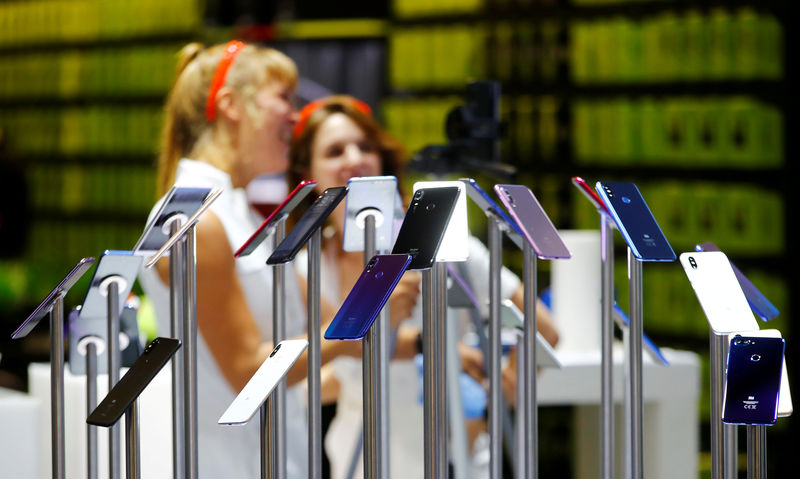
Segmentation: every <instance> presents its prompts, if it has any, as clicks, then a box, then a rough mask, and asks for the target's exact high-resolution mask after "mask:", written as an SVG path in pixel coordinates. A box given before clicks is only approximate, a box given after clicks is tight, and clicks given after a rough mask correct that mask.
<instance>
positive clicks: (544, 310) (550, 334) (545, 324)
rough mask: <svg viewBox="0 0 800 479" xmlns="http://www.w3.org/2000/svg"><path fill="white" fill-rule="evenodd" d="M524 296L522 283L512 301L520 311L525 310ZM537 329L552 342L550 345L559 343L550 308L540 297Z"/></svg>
mask: <svg viewBox="0 0 800 479" xmlns="http://www.w3.org/2000/svg"><path fill="white" fill-rule="evenodd" d="M524 298H525V291H524V288H523V285H522V284H520V285H519V287H518V288H517V290H516V291H514V295H513V296H511V301H513V302H514V304H515V305H516V306H517V307H518V308H519V309H520V311H524V309H523V308H524V304H525V302H524ZM536 330H537V331H539V332H540V333H542V336H544V339H546V340H547V342H548V343H550V346H555V345H556V344H558V331H557V330H556V327H555V325H553V320H552V319H551V318H550V309H548V307H547V306H545V305H544V303H542V301H541V300H539V298H536Z"/></svg>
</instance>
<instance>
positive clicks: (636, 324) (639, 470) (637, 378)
mask: <svg viewBox="0 0 800 479" xmlns="http://www.w3.org/2000/svg"><path fill="white" fill-rule="evenodd" d="M628 288H629V294H630V315H631V317H630V327H629V328H628V329H629V333H630V343H629V350H628V355H629V357H630V362H629V366H630V375H629V377H628V379H629V381H630V391H629V393H630V404H631V410H630V415H631V416H630V429H629V431H628V434H629V435H630V446H631V455H630V461H631V462H630V474H631V476H630V477H631V478H632V479H642V478H643V477H644V468H643V465H644V451H643V444H644V434H643V420H642V417H643V404H642V330H643V327H642V324H643V306H642V304H643V303H642V263H641V262H640V261H639V260H638V259H636V257H635V256H634V255H633V252H632V251H631V250H630V249H628Z"/></svg>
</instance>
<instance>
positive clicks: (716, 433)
mask: <svg viewBox="0 0 800 479" xmlns="http://www.w3.org/2000/svg"><path fill="white" fill-rule="evenodd" d="M729 347H730V344H729V343H728V336H727V335H726V334H716V333H715V332H714V331H711V332H710V333H709V349H710V366H709V370H710V375H711V378H710V379H711V381H710V382H711V477H712V479H722V478H727V479H731V478H735V477H736V476H737V474H738V465H737V455H738V449H739V446H738V432H739V431H738V428H737V427H736V425H733V424H725V423H723V422H722V400H723V394H724V390H725V368H726V364H727V357H728V348H729Z"/></svg>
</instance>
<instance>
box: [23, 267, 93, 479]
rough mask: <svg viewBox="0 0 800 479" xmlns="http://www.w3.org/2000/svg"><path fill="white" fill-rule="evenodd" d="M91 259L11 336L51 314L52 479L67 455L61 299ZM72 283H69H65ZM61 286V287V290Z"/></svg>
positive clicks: (61, 476) (60, 473)
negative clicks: (65, 443) (69, 282)
mask: <svg viewBox="0 0 800 479" xmlns="http://www.w3.org/2000/svg"><path fill="white" fill-rule="evenodd" d="M92 263H94V258H84V259H82V260H81V261H80V262H79V263H78V264H77V265H76V266H75V268H73V269H72V271H71V272H70V273H69V275H68V276H67V278H65V279H64V281H62V282H61V285H59V287H57V288H56V290H54V291H53V292H51V293H50V295H48V297H47V298H46V299H45V300H44V301H43V302H42V303H41V304H40V305H39V306H38V307H37V308H36V310H35V311H34V313H32V314H31V315H30V316H28V318H27V319H26V320H25V322H24V323H23V324H22V325H21V326H20V327H19V328H18V329H17V330H16V331H15V332H14V333H13V334H12V335H11V338H12V339H19V338H23V337H25V336H27V335H28V333H29V332H30V329H32V328H33V327H35V325H36V323H37V322H38V321H39V320H40V319H41V317H42V316H43V315H45V314H48V313H49V314H50V434H51V443H50V447H51V461H52V464H51V467H52V477H53V479H65V475H66V461H65V457H66V452H65V448H64V297H65V296H66V295H67V293H68V292H69V290H70V287H71V285H72V284H74V282H75V281H77V280H78V279H80V277H81V276H83V274H84V273H86V271H88V269H89V266H91V264H92ZM68 279H71V281H72V283H71V284H70V285H69V286H66V285H65V283H66V282H67V280H68ZM62 285H63V287H62Z"/></svg>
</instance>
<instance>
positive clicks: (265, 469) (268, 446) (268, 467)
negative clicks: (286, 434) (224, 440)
mask: <svg viewBox="0 0 800 479" xmlns="http://www.w3.org/2000/svg"><path fill="white" fill-rule="evenodd" d="M272 394H275V391H273V392H272ZM272 394H270V395H269V396H267V400H266V401H265V402H264V404H262V405H261V407H260V408H259V412H260V415H259V424H260V426H261V434H260V435H259V439H260V445H261V447H260V452H261V479H272V478H273V477H274V474H275V469H274V468H273V466H274V463H273V456H274V454H273V448H274V446H275V444H274V443H273V441H272V434H270V430H271V429H272V427H271V424H270V423H271V414H270V413H271V411H272V410H273V404H271V403H272Z"/></svg>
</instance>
